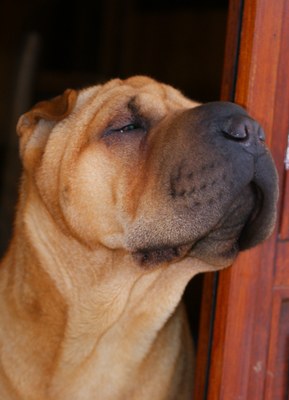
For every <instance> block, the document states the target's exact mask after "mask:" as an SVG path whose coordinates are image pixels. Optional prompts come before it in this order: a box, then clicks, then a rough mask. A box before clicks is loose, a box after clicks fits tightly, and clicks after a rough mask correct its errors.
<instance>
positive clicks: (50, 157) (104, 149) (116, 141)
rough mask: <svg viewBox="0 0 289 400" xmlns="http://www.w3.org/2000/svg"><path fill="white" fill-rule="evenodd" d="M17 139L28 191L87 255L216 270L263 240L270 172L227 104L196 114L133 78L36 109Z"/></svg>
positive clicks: (163, 90)
mask: <svg viewBox="0 0 289 400" xmlns="http://www.w3.org/2000/svg"><path fill="white" fill-rule="evenodd" d="M18 133H19V135H20V137H21V141H20V148H21V156H22V159H23V165H24V180H25V181H26V182H27V183H28V185H27V187H30V188H32V187H33V190H35V191H36V192H37V193H38V195H39V197H40V198H41V201H42V202H43V203H44V204H45V207H46V208H47V210H48V211H49V213H50V214H51V215H52V217H53V219H54V220H55V221H56V222H57V224H58V226H59V228H60V229H61V230H62V231H63V232H64V233H65V234H67V235H71V236H73V237H74V238H76V239H77V240H78V241H79V242H81V243H82V244H83V245H84V246H87V247H88V248H90V249H91V248H97V247H98V246H100V245H102V246H106V247H107V248H109V249H112V250H113V249H123V250H124V251H126V252H128V253H130V254H131V256H132V258H133V259H134V260H135V262H136V263H138V264H141V265H159V264H161V263H163V262H171V261H173V260H177V259H181V258H187V257H195V258H199V259H200V260H203V261H205V262H206V263H209V264H210V265H212V268H219V267H224V266H227V265H229V264H230V263H231V262H232V261H233V259H234V257H235V256H236V254H237V253H238V251H239V250H244V249H247V248H249V247H252V246H254V245H256V244H258V243H260V242H261V241H263V240H264V239H265V238H267V237H268V236H269V235H270V233H271V231H272V229H273V226H274V222H275V219H276V201H277V193H278V189H277V174H276V170H275V167H274V163H273V161H272V158H271V156H270V154H269V151H268V150H267V148H266V146H265V144H264V139H265V137H264V133H263V131H262V128H261V127H260V125H259V124H258V123H257V122H256V121H254V120H253V119H251V118H250V117H249V116H248V114H247V113H246V111H245V110H244V109H243V108H241V107H239V106H237V105H235V104H233V103H227V102H215V103H208V104H204V105H198V104H196V103H194V102H192V101H191V100H189V99H187V98H185V97H184V96H183V95H182V94H181V93H179V92H178V91H177V90H175V89H173V88H172V87H170V86H167V85H164V84H160V83H157V82H156V81H154V80H152V79H149V78H146V77H133V78H130V79H127V80H124V81H121V80H113V81H110V82H108V83H107V84H104V85H100V86H95V87H91V88H88V89H84V90H82V91H80V92H76V91H73V90H67V91H66V92H65V93H64V94H63V95H62V96H59V97H57V98H55V99H53V100H51V101H48V102H41V103H38V104H37V105H36V106H35V107H34V108H33V109H32V110H31V111H29V112H28V113H26V114H24V115H23V116H22V117H21V118H20V120H19V123H18ZM28 191H29V189H28ZM28 195H29V194H28Z"/></svg>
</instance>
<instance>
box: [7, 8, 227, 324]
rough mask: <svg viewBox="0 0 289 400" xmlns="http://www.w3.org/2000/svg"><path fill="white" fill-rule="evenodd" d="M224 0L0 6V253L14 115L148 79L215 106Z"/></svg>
mask: <svg viewBox="0 0 289 400" xmlns="http://www.w3.org/2000/svg"><path fill="white" fill-rule="evenodd" d="M227 3H228V2H227V1H225V0H123V1H121V0H95V1H92V0H30V1H26V0H1V1H0V18H1V23H0V255H1V254H3V252H4V250H5V248H6V247H7V243H8V237H10V235H11V229H12V219H13V214H14V208H15V202H16V197H17V187H18V181H19V174H20V162H19V159H18V140H17V136H16V133H15V125H16V122H17V119H18V117H19V115H20V114H21V113H23V112H25V111H26V110H27V109H28V108H29V107H30V106H31V105H32V104H33V103H35V102H36V101H38V100H41V99H45V98H49V97H52V96H54V95H57V94H59V93H61V92H62V91H63V90H64V89H66V88H67V87H73V88H81V87H84V86H87V85H89V84H95V83H99V82H102V81H105V80H107V79H110V78H113V77H121V78H124V77H127V76H130V75H133V74H146V75H150V76H152V77H153V78H156V79H158V80H161V81H164V82H166V83H169V84H171V85H173V86H176V87H177V88H178V89H180V90H182V91H183V92H184V94H185V95H187V96H189V97H191V98H194V99H196V100H199V101H210V100H218V99H219V93H220V84H221V75H222V65H223V57H224V44H225V32H226V17H227V8H228V4H227ZM194 285H195V286H196V287H194V288H193V292H194V293H198V294H197V295H193V296H191V299H190V303H191V304H192V303H194V302H197V303H198V302H199V298H200V288H201V278H199V280H198V279H197V280H195V284H194ZM191 308H193V307H191ZM194 318H195V317H194Z"/></svg>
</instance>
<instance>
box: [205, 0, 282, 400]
mask: <svg viewBox="0 0 289 400" xmlns="http://www.w3.org/2000/svg"><path fill="white" fill-rule="evenodd" d="M288 20H289V0H276V1H271V0H245V2H244V11H243V22H242V33H241V45H240V53H239V62H238V78H237V85H236V93H235V101H236V102H237V103H239V104H241V105H243V106H245V107H246V108H247V109H248V111H249V113H250V114H251V115H253V116H254V117H255V118H256V119H258V120H259V121H260V122H261V123H262V125H263V126H264V128H265V131H266V133H267V143H268V144H269V146H270V147H271V149H272V152H273V154H274V156H275V159H276V162H277V167H278V170H279V174H280V181H281V187H282V186H283V185H282V183H283V179H284V162H283V161H284V154H285V145H286V144H287V132H288V113H287V111H286V112H284V110H288V109H289V78H288V75H289V74H288V65H289V51H288V50H289V47H288V46H289V24H288ZM276 241H277V233H276V232H275V234H274V235H273V236H272V237H271V239H270V240H268V241H267V242H266V243H265V244H263V245H262V246H259V247H257V248H256V249H254V250H251V251H248V252H245V253H243V254H242V255H240V257H239V258H238V260H237V262H236V263H235V264H234V266H233V268H232V269H228V270H225V271H222V272H221V273H220V278H219V287H218V297H217V308H216V320H215V327H214V339H213V350H212V364H211V373H210V380H209V394H208V400H217V399H222V400H229V399H238V400H251V399H256V400H257V399H258V400H261V399H263V398H264V395H265V382H266V377H267V373H268V370H267V367H268V366H267V361H268V351H269V350H268V344H269V341H270V334H271V328H272V327H271V317H272V293H273V286H274V280H275V267H276V265H275V258H276ZM287 245H288V244H287ZM286 276H288V273H287V274H286ZM273 312H274V310H273ZM282 321H283V320H282ZM283 322H284V321H283ZM280 332H281V331H280ZM272 335H273V333H272ZM271 337H273V336H271ZM273 399H275V398H274V397H273V398H272V400H273ZM270 400H271V399H270ZM276 400H277V398H276ZM278 400H279V399H278Z"/></svg>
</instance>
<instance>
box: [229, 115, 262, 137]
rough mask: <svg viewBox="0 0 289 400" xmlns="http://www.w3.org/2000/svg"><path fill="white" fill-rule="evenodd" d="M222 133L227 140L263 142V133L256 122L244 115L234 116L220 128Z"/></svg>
mask: <svg viewBox="0 0 289 400" xmlns="http://www.w3.org/2000/svg"><path fill="white" fill-rule="evenodd" d="M222 133H223V134H224V136H225V137H226V138H227V139H230V140H234V141H238V142H248V143H252V144H253V143H256V139H257V141H258V140H260V141H261V142H264V141H265V133H264V131H263V129H262V127H261V126H260V125H259V124H258V122H256V121H254V120H253V119H251V118H250V117H247V116H244V115H234V116H233V117H231V118H229V119H228V120H227V121H226V123H225V124H224V125H223V127H222Z"/></svg>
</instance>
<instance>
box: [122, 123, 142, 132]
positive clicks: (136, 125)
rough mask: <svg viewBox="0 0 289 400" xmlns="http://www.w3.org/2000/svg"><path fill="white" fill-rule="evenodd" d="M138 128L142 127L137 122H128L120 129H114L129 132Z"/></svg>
mask: <svg viewBox="0 0 289 400" xmlns="http://www.w3.org/2000/svg"><path fill="white" fill-rule="evenodd" d="M138 129H142V127H141V126H140V125H138V124H129V125H125V126H123V127H122V128H120V129H116V131H118V132H120V133H123V132H129V131H136V130H138Z"/></svg>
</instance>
